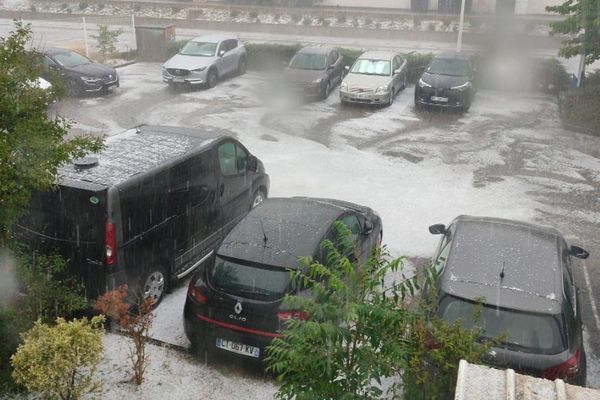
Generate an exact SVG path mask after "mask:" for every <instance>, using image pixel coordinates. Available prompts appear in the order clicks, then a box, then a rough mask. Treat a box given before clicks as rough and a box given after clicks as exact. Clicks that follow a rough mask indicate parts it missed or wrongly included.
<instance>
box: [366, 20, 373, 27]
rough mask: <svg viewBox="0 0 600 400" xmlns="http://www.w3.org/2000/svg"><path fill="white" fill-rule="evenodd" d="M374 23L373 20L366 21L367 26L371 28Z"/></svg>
mask: <svg viewBox="0 0 600 400" xmlns="http://www.w3.org/2000/svg"><path fill="white" fill-rule="evenodd" d="M372 23H373V20H372V19H371V18H367V19H365V25H367V26H371V24H372Z"/></svg>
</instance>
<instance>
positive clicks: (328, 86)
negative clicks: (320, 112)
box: [321, 81, 331, 100]
mask: <svg viewBox="0 0 600 400" xmlns="http://www.w3.org/2000/svg"><path fill="white" fill-rule="evenodd" d="M330 91H331V83H330V82H329V81H327V84H326V85H325V87H324V88H323V90H322V91H321V99H323V100H325V99H326V98H327V97H329V92H330Z"/></svg>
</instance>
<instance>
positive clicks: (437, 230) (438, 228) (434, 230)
mask: <svg viewBox="0 0 600 400" xmlns="http://www.w3.org/2000/svg"><path fill="white" fill-rule="evenodd" d="M429 233H431V234H432V235H443V234H444V233H446V225H444V224H435V225H431V226H430V227H429Z"/></svg>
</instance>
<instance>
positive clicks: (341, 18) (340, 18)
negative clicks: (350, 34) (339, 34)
mask: <svg viewBox="0 0 600 400" xmlns="http://www.w3.org/2000/svg"><path fill="white" fill-rule="evenodd" d="M336 19H337V22H338V24H344V23H346V16H345V15H344V14H340V15H338V16H337V18H336Z"/></svg>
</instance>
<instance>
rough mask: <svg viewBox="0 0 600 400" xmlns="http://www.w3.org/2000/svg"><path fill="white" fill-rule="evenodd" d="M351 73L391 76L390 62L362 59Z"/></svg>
mask: <svg viewBox="0 0 600 400" xmlns="http://www.w3.org/2000/svg"><path fill="white" fill-rule="evenodd" d="M350 72H352V73H353V74H364V75H383V76H389V75H390V73H391V69H390V62H389V61H385V60H369V59H365V58H361V59H358V60H356V62H355V63H354V65H353V66H352V69H351V70H350Z"/></svg>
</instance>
